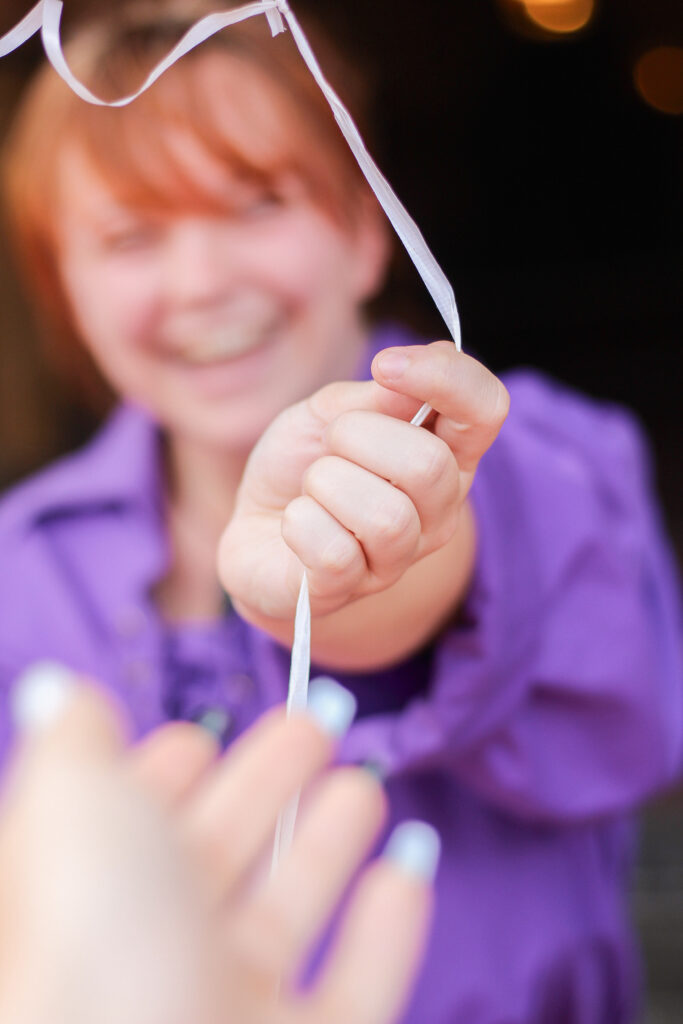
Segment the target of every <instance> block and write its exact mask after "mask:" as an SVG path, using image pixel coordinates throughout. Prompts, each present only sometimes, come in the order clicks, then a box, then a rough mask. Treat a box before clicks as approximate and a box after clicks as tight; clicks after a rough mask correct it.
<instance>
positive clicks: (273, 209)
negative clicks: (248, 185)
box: [237, 192, 285, 220]
mask: <svg viewBox="0 0 683 1024" xmlns="http://www.w3.org/2000/svg"><path fill="white" fill-rule="evenodd" d="M284 205H285V203H284V199H283V197H282V196H279V195H277V194H276V193H275V192H260V193H259V194H258V195H255V196H252V197H250V198H249V199H248V200H246V201H245V202H244V203H242V204H240V206H239V207H238V209H237V215H238V216H239V217H240V218H242V219H244V220H261V219H265V218H266V217H270V216H272V215H273V214H276V213H279V212H280V210H282V208H283V207H284Z"/></svg>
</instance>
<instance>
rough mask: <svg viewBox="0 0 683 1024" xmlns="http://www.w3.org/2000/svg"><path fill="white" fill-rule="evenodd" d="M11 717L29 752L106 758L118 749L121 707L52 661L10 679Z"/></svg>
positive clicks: (123, 729)
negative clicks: (15, 678)
mask: <svg viewBox="0 0 683 1024" xmlns="http://www.w3.org/2000/svg"><path fill="white" fill-rule="evenodd" d="M12 715H13V718H14V722H15V725H16V726H17V729H18V732H19V734H20V736H21V737H22V738H23V740H24V749H25V750H27V751H30V752H36V753H39V754H41V755H48V754H53V753H54V754H63V753H68V754H69V755H70V756H74V757H82V756H84V757H95V758H100V759H105V760H108V759H111V758H112V757H113V756H114V755H115V754H117V753H118V752H119V751H120V750H121V749H122V747H123V742H124V733H125V726H124V720H123V716H122V712H121V709H119V708H118V707H117V706H116V705H115V703H114V702H113V701H112V700H111V699H110V697H109V696H108V695H106V694H105V693H104V692H103V691H101V690H99V689H97V688H96V687H95V686H94V685H92V684H91V683H89V682H88V681H87V680H86V679H84V678H83V677H82V676H78V675H77V674H76V673H74V672H72V671H71V670H70V669H68V668H66V667H65V666H64V665H61V664H59V663H57V662H51V661H44V662H36V663H35V664H34V665H31V666H29V668H27V669H26V670H25V671H24V672H23V673H22V675H21V676H20V677H19V678H18V679H17V680H16V681H15V683H14V686H13V688H12Z"/></svg>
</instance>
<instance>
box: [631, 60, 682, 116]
mask: <svg viewBox="0 0 683 1024" xmlns="http://www.w3.org/2000/svg"><path fill="white" fill-rule="evenodd" d="M633 77H634V80H635V83H636V88H637V90H638V92H639V93H640V95H641V96H642V97H643V99H644V100H645V101H646V103H649V104H650V106H651V107H654V108H655V110H660V111H662V113H664V114H683V46H657V47H655V48H654V49H653V50H648V52H647V53H644V54H643V56H642V57H641V58H640V59H639V60H638V62H637V64H636V66H635V70H634V72H633Z"/></svg>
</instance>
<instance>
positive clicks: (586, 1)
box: [522, 0, 595, 33]
mask: <svg viewBox="0 0 683 1024" xmlns="http://www.w3.org/2000/svg"><path fill="white" fill-rule="evenodd" d="M522 2H523V5H524V9H525V11H526V13H527V15H528V17H529V18H530V19H531V21H533V22H534V24H536V25H539V26H540V27H541V28H544V29H546V30H547V31H548V32H558V33H567V32H578V30H579V29H580V28H583V27H584V26H585V25H587V24H588V22H589V21H590V19H591V17H592V15H593V11H594V9H595V3H594V0H522Z"/></svg>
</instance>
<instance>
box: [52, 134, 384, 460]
mask: <svg viewBox="0 0 683 1024" xmlns="http://www.w3.org/2000/svg"><path fill="white" fill-rule="evenodd" d="M176 143H177V145H178V147H179V150H178V151H179V153H182V161H183V164H184V170H186V171H187V173H188V174H191V175H193V176H194V180H200V181H201V182H202V185H203V187H204V188H205V190H206V191H207V192H208V193H215V195H216V197H217V198H219V199H224V200H225V201H226V208H229V209H230V211H231V212H230V213H229V214H228V213H226V214H225V215H216V214H204V213H198V214H195V213H187V212H178V213H177V214H174V213H170V214H169V213H164V214H163V215H162V214H158V213H149V214H147V213H145V212H141V211H140V210H137V209H130V208H126V207H125V206H123V205H121V203H120V202H118V201H117V199H116V198H115V196H114V195H113V194H112V193H111V192H110V191H109V190H108V189H107V186H106V185H105V183H104V180H103V179H102V178H101V177H100V176H99V175H98V174H97V172H96V171H95V169H94V168H93V166H92V165H91V164H90V163H89V162H88V161H87V159H86V158H85V157H84V156H83V154H82V153H80V152H79V151H78V150H77V149H75V148H72V149H67V150H65V152H64V154H63V156H62V159H61V163H60V179H59V200H58V209H57V212H56V217H57V220H56V229H57V245H58V259H59V266H60V271H61V276H62V280H63V284H64V287H65V290H66V293H67V297H68V299H69V301H70V304H71V309H72V313H73V316H74V319H75V322H76V326H77V328H78V329H79V331H80V333H81V335H82V338H83V341H84V343H85V345H86V346H87V347H88V349H89V350H90V352H91V353H92V355H93V357H94V359H95V361H96V362H97V364H98V365H99V367H100V369H101V371H102V372H103V374H104V375H105V377H106V378H107V379H108V380H109V382H110V383H111V385H112V386H113V387H114V389H115V390H116V391H117V392H118V393H119V394H120V395H121V396H123V397H124V398H126V399H129V400H133V401H135V402H136V403H138V404H140V405H142V406H144V407H145V408H146V409H148V410H149V411H150V412H151V413H152V414H153V415H154V416H155V418H156V419H157V420H158V421H159V422H160V423H161V425H162V426H163V427H164V428H166V430H167V431H168V432H169V434H170V435H171V436H174V435H176V436H178V437H182V438H185V439H190V440H192V441H194V442H197V441H198V442H200V443H204V444H207V445H210V446H212V447H216V446H218V447H221V448H224V449H228V450H230V451H233V452H245V453H246V452H248V451H249V449H250V448H251V447H252V446H253V444H254V443H255V441H256V440H257V439H258V437H259V436H260V434H261V433H262V431H263V430H264V428H265V427H266V426H267V424H268V423H269V422H270V420H271V419H272V418H273V417H274V416H275V415H276V414H277V413H278V412H279V411H280V410H281V409H283V408H284V407H286V406H287V405H289V404H291V403H292V402H294V401H297V400H299V399H300V398H303V397H305V396H306V395H308V394H310V393H312V392H313V391H315V390H316V389H317V388H319V387H320V386H322V385H323V384H325V383H327V382H328V381H331V380H334V379H340V378H348V377H349V376H350V375H351V374H352V372H353V369H354V366H355V363H356V361H357V359H358V357H359V352H360V348H361V345H362V340H363V329H362V322H361V317H360V311H359V310H360V304H361V303H362V302H363V301H364V300H365V299H367V298H368V297H370V295H372V293H373V292H374V291H375V290H376V288H377V287H378V284H379V281H380V279H381V275H382V272H383V268H384V263H385V242H384V231H383V227H382V225H381V223H380V222H379V220H378V219H377V218H376V217H374V218H373V219H372V220H367V221H365V222H363V223H362V224H360V225H359V226H358V228H357V229H353V230H351V229H349V230H343V229H342V228H340V227H339V226H338V225H336V224H335V223H333V221H332V220H331V219H330V218H329V216H327V215H326V214H325V213H324V212H323V211H322V210H321V209H320V208H319V207H318V206H316V205H314V204H313V203H312V201H311V199H310V198H309V196H308V194H307V191H306V188H305V186H304V184H303V182H301V181H298V180H296V179H295V178H283V179H282V180H281V181H278V182H276V183H275V187H272V188H269V189H267V190H266V189H263V188H262V187H260V186H256V185H254V184H251V183H247V182H245V181H243V180H238V179H236V178H234V177H232V176H231V175H230V173H229V171H228V170H227V169H226V167H225V166H224V165H222V164H220V163H218V162H217V161H216V159H215V158H214V157H212V156H210V155H209V154H208V153H207V152H205V151H204V150H202V149H201V148H199V147H198V144H197V143H196V142H194V140H192V139H189V138H178V139H177V140H174V144H176Z"/></svg>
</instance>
